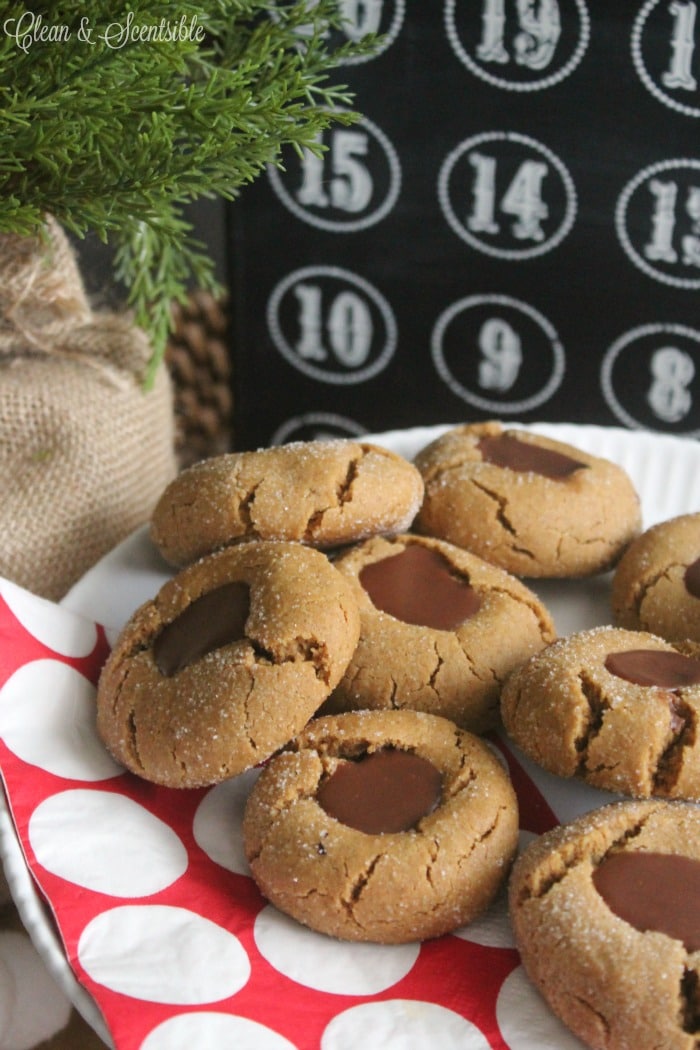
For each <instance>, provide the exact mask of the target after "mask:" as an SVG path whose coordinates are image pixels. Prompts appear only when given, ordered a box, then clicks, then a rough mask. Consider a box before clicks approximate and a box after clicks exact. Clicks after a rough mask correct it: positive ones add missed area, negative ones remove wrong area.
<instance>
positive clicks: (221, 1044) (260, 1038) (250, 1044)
mask: <svg viewBox="0 0 700 1050" xmlns="http://www.w3.org/2000/svg"><path fill="white" fill-rule="evenodd" d="M192 1047H196V1048H197V1050H226V1048H227V1047H231V1048H233V1047H235V1050H296V1048H295V1046H294V1044H293V1043H290V1042H289V1040H288V1039H285V1038H284V1036H281V1035H278V1033H277V1032H273V1031H272V1029H270V1028H267V1027H266V1026H265V1025H262V1024H258V1022H257V1021H250V1020H249V1019H248V1018H247V1017H235V1016H233V1015H231V1014H217V1013H192V1014H180V1015H179V1016H178V1017H170V1018H168V1020H167V1021H164V1022H163V1023H162V1024H159V1025H158V1027H157V1028H154V1029H153V1031H152V1032H151V1034H150V1035H149V1036H147V1037H146V1039H144V1041H143V1042H142V1043H141V1047H140V1050H192Z"/></svg>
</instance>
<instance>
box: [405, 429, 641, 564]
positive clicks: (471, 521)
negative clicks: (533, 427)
mask: <svg viewBox="0 0 700 1050" xmlns="http://www.w3.org/2000/svg"><path fill="white" fill-rule="evenodd" d="M414 462H415V465H416V466H417V467H418V469H419V471H420V473H421V475H422V477H423V481H424V484H425V496H424V500H423V504H422V506H421V509H420V511H419V513H418V515H417V517H416V520H415V522H414V528H415V530H416V531H417V532H420V533H422V534H424V535H430V536H437V537H439V538H441V539H445V540H449V541H450V542H451V543H455V544H457V545H458V546H460V547H464V548H466V549H467V550H471V551H473V552H474V553H476V554H479V555H480V556H481V557H482V558H485V559H486V560H487V561H491V562H493V563H494V564H495V565H498V566H500V567H501V568H503V569H506V570H507V571H508V572H512V573H514V574H515V575H517V576H529V577H551V578H554V577H581V576H590V575H593V574H595V573H600V572H603V571H605V570H607V569H609V568H611V567H612V566H613V565H614V564H615V562H616V561H617V560H618V558H619V557H620V555H621V553H622V551H623V550H624V549H625V547H626V546H627V544H628V543H629V542H630V541H631V540H632V539H633V538H634V537H635V536H637V535H638V534H639V531H640V528H641V510H640V501H639V496H638V494H637V492H636V490H635V488H634V485H633V484H632V481H631V479H630V477H629V475H628V474H627V473H626V471H625V470H623V468H622V467H620V466H618V465H617V464H615V463H613V462H611V461H610V460H607V459H604V458H601V457H599V456H593V455H590V454H589V453H587V452H584V451H582V450H580V449H577V448H574V447H573V446H571V445H568V444H565V443H563V442H559V441H554V440H552V439H550V438H547V437H544V436H542V435H539V434H535V433H533V432H530V431H525V430H517V429H512V428H511V429H506V428H504V427H503V426H502V425H501V424H500V423H498V422H495V421H490V422H486V423H475V424H469V425H464V426H459V427H454V428H452V429H451V430H449V431H447V432H446V433H445V434H443V435H441V436H440V437H438V438H437V439H436V440H435V441H433V442H431V443H430V444H429V445H428V446H427V447H426V448H424V449H422V450H421V451H420V452H419V453H418V455H417V456H416V457H415V459H414Z"/></svg>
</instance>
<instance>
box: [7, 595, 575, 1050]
mask: <svg viewBox="0 0 700 1050" xmlns="http://www.w3.org/2000/svg"><path fill="white" fill-rule="evenodd" d="M108 648H109V645H108V640H107V637H106V634H105V632H104V630H103V629H102V628H101V627H100V626H98V625H95V624H93V623H92V622H89V621H86V620H84V619H82V618H80V617H77V616H76V615H75V614H73V613H70V612H68V611H66V610H64V609H61V608H59V607H58V606H55V605H52V604H51V603H49V602H46V601H44V600H43V599H39V598H36V597H34V596H32V595H30V594H28V593H27V592H25V591H22V590H21V589H19V588H18V587H16V586H15V585H14V584H10V583H7V582H1V583H0V769H1V771H2V776H3V780H4V784H5V789H6V793H7V799H8V805H9V809H10V813H11V817H12V820H13V822H14V826H15V828H16V831H17V835H18V838H19V841H20V843H21V846H22V849H23V851H24V854H25V856H26V860H27V864H28V866H29V869H30V871H31V874H32V875H33V877H34V879H35V881H36V884H37V886H38V888H39V892H40V894H41V895H42V896H43V897H44V899H45V900H46V902H47V905H48V907H49V908H50V910H51V911H52V913H53V916H54V917H55V921H56V924H57V926H58V929H59V931H60V936H61V939H62V942H63V944H64V946H65V952H66V955H67V958H68V961H69V963H70V966H71V968H72V970H73V972H74V974H75V976H76V977H77V979H78V981H79V982H80V983H81V984H82V985H84V987H85V988H86V989H87V991H88V992H89V993H90V994H91V996H92V997H93V998H94V1000H95V1002H96V1004H97V1005H98V1007H99V1010H100V1011H101V1013H102V1015H103V1017H104V1019H105V1023H106V1025H107V1028H108V1029H109V1032H110V1033H111V1038H112V1041H113V1043H114V1046H115V1048H116V1050H185V1048H186V1050H190V1048H191V1047H193V1046H196V1047H197V1048H198V1050H223V1048H225V1047H233V1046H235V1047H237V1048H248V1047H250V1048H252V1047H255V1050H293V1048H296V1050H314V1048H318V1050H346V1048H349V1047H357V1046H362V1047H363V1050H380V1048H385V1047H387V1046H391V1047H392V1050H396V1048H403V1047H406V1048H411V1050H421V1048H423V1047H425V1048H426V1050H427V1048H428V1047H432V1046H434V1045H435V1042H436V1040H438V1041H439V1045H440V1047H441V1050H452V1048H455V1050H456V1048H458V1047H459V1048H460V1050H465V1048H469V1050H489V1048H490V1050H506V1048H510V1050H547V1048H548V1047H552V1048H554V1047H556V1048H557V1050H567V1048H569V1047H571V1048H574V1047H578V1046H580V1044H579V1043H578V1042H577V1041H576V1040H575V1039H573V1037H572V1036H570V1035H569V1034H568V1033H567V1032H566V1031H565V1030H564V1029H563V1028H562V1027H561V1025H560V1024H559V1022H557V1021H556V1020H555V1019H554V1017H553V1016H552V1015H551V1014H550V1012H549V1011H548V1009H547V1007H546V1006H545V1005H544V1004H543V1002H542V1001H541V1000H540V999H539V998H538V996H537V995H536V993H535V992H534V991H533V990H532V989H531V987H530V985H529V984H528V982H527V980H526V978H525V977H524V974H523V971H522V969H521V966H520V963H519V958H518V954H517V952H516V950H515V948H514V946H513V941H512V937H511V933H510V928H509V924H508V918H507V914H506V905H505V897H502V898H501V899H499V900H498V901H497V902H496V904H494V905H493V907H492V908H491V910H490V911H489V912H488V913H487V914H486V915H485V916H483V917H482V918H481V919H480V920H478V921H477V922H475V923H473V924H472V925H470V926H469V927H467V928H464V929H460V930H458V931H456V932H455V933H454V934H453V935H450V936H447V937H443V938H440V939H438V940H435V941H430V942H425V943H423V944H418V943H416V944H409V945H400V946H388V947H383V946H377V945H366V944H345V943H341V942H337V941H334V940H332V939H330V938H327V937H324V936H322V935H320V934H316V933H314V932H312V931H310V930H308V929H306V928H304V927H301V926H299V925H298V924H296V923H295V922H293V921H292V920H290V919H288V918H287V917H285V916H283V915H281V914H280V913H278V912H277V911H276V910H275V909H273V908H271V907H270V906H269V905H268V904H267V903H266V902H265V900H264V899H263V898H262V897H261V896H260V894H259V892H258V890H257V888H256V886H255V884H254V882H253V881H252V879H251V877H250V875H249V873H248V869H247V865H246V861H245V858H244V856H243V853H242V849H241V841H240V822H241V817H242V812H243V806H244V803H245V799H246V797H247V793H248V791H249V790H250V787H251V784H252V783H253V781H254V778H255V776H256V772H255V771H251V772H249V773H246V774H243V775H242V776H240V777H238V778H235V779H233V780H231V781H229V782H226V783H224V784H221V785H219V786H217V787H214V788H211V789H201V790H192V791H176V790H171V789H165V788H158V787H154V786H153V785H152V784H149V783H147V782H145V781H140V780H139V779H137V778H136V777H134V776H132V775H131V774H129V773H126V772H125V771H123V770H122V769H121V768H120V767H119V766H117V765H115V763H114V762H113V760H112V759H111V758H110V757H109V756H108V755H107V754H106V752H105V751H104V749H103V748H102V746H101V744H100V742H99V740H98V739H97V737H96V734H95V729H94V717H95V707H94V699H95V683H96V681H97V677H98V675H99V670H100V667H101V666H102V663H103V662H104V659H105V657H106V655H107V652H108ZM494 746H496V747H497V748H498V750H499V752H500V753H501V755H502V757H503V760H504V761H505V762H507V763H508V765H509V767H510V770H511V773H512V775H513V779H514V783H515V785H516V789H517V791H518V794H519V797H520V804H521V824H522V833H521V834H522V839H523V843H525V842H527V841H528V840H529V839H531V838H532V837H533V836H534V835H536V834H539V833H541V832H543V831H544V830H546V829H547V828H548V827H551V826H552V825H553V824H554V823H555V822H556V818H555V816H554V812H553V810H552V809H551V808H550V805H549V804H548V802H547V801H546V800H545V798H544V796H543V795H542V794H541V792H540V791H539V790H538V789H537V788H536V787H535V785H534V783H533V782H532V781H531V780H530V778H529V776H528V775H527V774H526V773H525V772H524V770H523V768H522V767H521V766H520V765H519V764H518V763H517V762H516V760H515V759H514V757H513V756H512V755H511V754H509V753H508V752H507V751H506V750H505V749H504V748H503V745H502V744H501V743H499V742H498V741H496V742H495V744H494Z"/></svg>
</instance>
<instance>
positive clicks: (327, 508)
mask: <svg viewBox="0 0 700 1050" xmlns="http://www.w3.org/2000/svg"><path fill="white" fill-rule="evenodd" d="M422 497H423V480H422V478H421V476H420V474H419V472H418V470H417V469H416V468H415V467H414V466H413V464H412V463H410V462H409V461H408V460H406V459H404V458H403V457H402V456H399V455H398V454H397V453H395V452H392V451H389V450H388V449H385V448H381V447H379V446H378V445H372V444H369V443H366V442H364V443H363V442H361V441H352V440H342V439H338V440H328V441H322V440H318V441H296V442H290V443H289V444H286V445H278V446H275V447H272V448H265V449H259V450H257V451H252V452H230V453H225V454H224V455H221V456H213V457H211V458H210V459H206V460H203V461H202V462H201V463H196V464H195V465H194V466H192V467H190V468H188V469H187V470H184V471H183V472H182V473H181V474H179V475H178V476H177V478H175V479H174V480H173V481H172V482H171V483H170V484H169V485H168V487H167V488H166V489H165V491H164V492H163V493H162V495H161V497H160V499H159V500H158V503H157V504H156V507H155V509H154V511H153V514H152V517H151V538H152V540H153V542H154V543H155V545H156V547H157V548H158V550H159V551H160V553H161V554H162V556H163V557H164V558H165V560H166V561H167V562H169V563H170V564H172V565H178V566H180V565H184V564H186V563H188V562H191V561H194V560H195V559H196V558H198V557H201V556H202V555H204V554H207V553H210V552H211V551H214V550H217V549H220V548H221V547H224V546H227V545H229V544H231V543H235V542H238V541H240V540H241V539H250V538H252V539H278V540H293V541H296V542H299V543H304V544H307V545H309V546H311V547H319V548H322V549H327V548H330V547H334V546H338V545H342V544H345V543H352V542H354V541H356V540H359V539H363V538H364V537H366V536H371V535H374V534H375V533H391V532H401V531H403V530H404V529H407V528H408V527H409V526H410V524H411V522H412V521H413V518H414V517H415V515H416V513H417V511H418V508H419V506H420V503H421V500H422Z"/></svg>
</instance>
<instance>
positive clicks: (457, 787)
mask: <svg viewBox="0 0 700 1050" xmlns="http://www.w3.org/2000/svg"><path fill="white" fill-rule="evenodd" d="M329 799H330V802H329ZM243 839H244V846H245V851H246V856H247V858H248V861H249V863H250V867H251V872H252V875H253V878H254V879H255V881H256V883H257V884H258V886H259V888H260V890H261V892H262V894H263V895H264V896H265V897H266V898H267V899H268V900H269V901H271V902H272V903H273V904H274V905H275V906H276V907H278V908H279V909H280V910H281V911H284V912H285V913H287V914H288V915H290V916H292V917H293V918H295V919H297V920H298V921H299V922H301V923H303V924H304V925H307V926H309V927H311V928H312V929H314V930H317V931H319V932H321V933H325V934H329V935H330V936H333V937H338V938H341V939H344V940H350V941H372V942H377V943H385V944H390V943H402V942H408V941H414V940H424V939H427V938H430V937H437V936H440V935H441V934H444V933H447V932H449V931H451V930H454V929H457V928H458V927H460V926H463V925H465V924H466V923H468V922H470V921H471V920H472V919H474V918H476V916H477V915H479V914H480V913H481V912H482V911H483V910H484V909H485V908H486V907H488V905H489V904H490V902H491V901H492V900H493V899H494V897H495V896H496V894H497V892H498V890H499V888H500V887H501V886H502V884H503V883H504V881H505V879H506V877H507V874H508V872H509V870H510V865H511V861H512V859H513V857H514V855H515V850H516V848H517V841H518V806H517V800H516V796H515V792H514V790H513V787H512V784H511V782H510V779H509V777H508V773H507V771H506V769H505V768H504V766H503V765H502V763H501V762H500V761H499V760H498V759H497V758H496V757H495V755H494V754H493V752H492V751H491V749H490V748H489V747H488V745H487V744H485V743H484V742H483V741H482V740H481V739H480V738H478V737H476V736H474V735H473V734H470V733H465V732H464V731H463V730H460V729H458V727H457V726H455V725H454V724H453V723H451V722H449V721H448V720H447V719H444V718H440V717H438V716H435V715H427V714H425V713H422V712H418V711H358V712H351V713H346V714H341V715H337V716H327V717H321V718H316V719H314V720H312V721H311V722H310V723H309V725H308V726H307V728H306V729H305V730H304V731H303V732H302V733H301V734H300V735H299V736H298V737H297V739H296V740H295V741H294V742H293V743H292V744H291V745H290V746H289V748H287V749H286V750H284V751H283V752H281V753H280V754H279V755H277V756H275V757H274V758H273V759H271V761H270V762H269V763H268V764H267V766H266V767H265V769H264V770H263V772H262V773H261V775H260V777H259V778H258V780H257V781H256V784H255V786H254V787H253V790H252V792H251V794H250V796H249V799H248V802H247V805H246V810H245V814H244V820H243Z"/></svg>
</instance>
